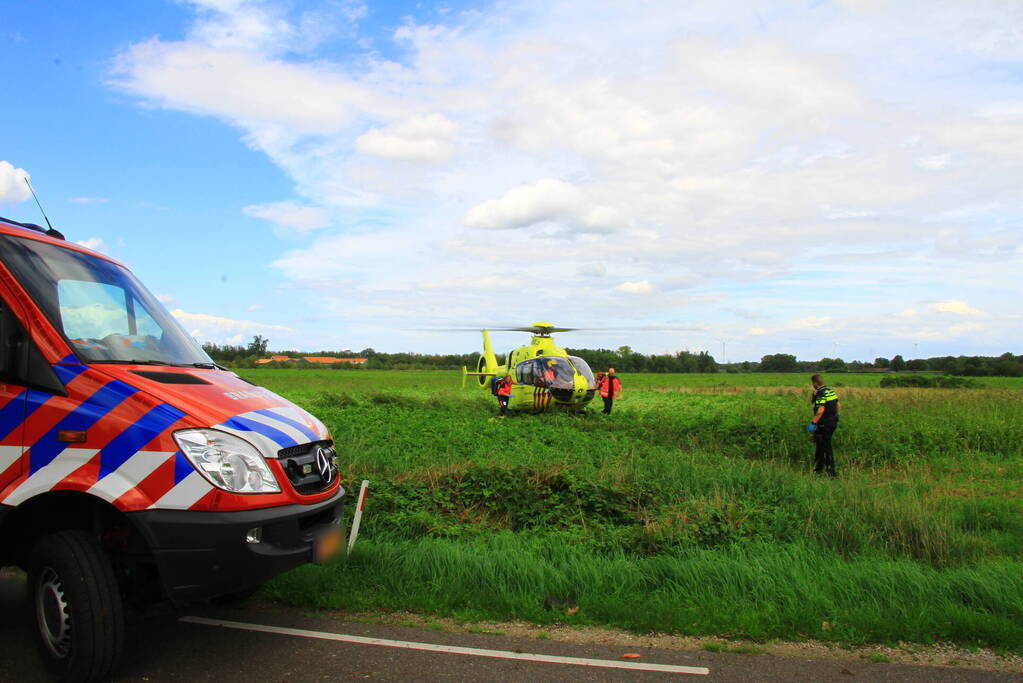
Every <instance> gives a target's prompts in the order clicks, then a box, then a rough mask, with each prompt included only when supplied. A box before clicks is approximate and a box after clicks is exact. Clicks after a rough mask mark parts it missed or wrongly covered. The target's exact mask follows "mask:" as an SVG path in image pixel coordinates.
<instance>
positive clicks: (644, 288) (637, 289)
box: [615, 280, 654, 294]
mask: <svg viewBox="0 0 1023 683" xmlns="http://www.w3.org/2000/svg"><path fill="white" fill-rule="evenodd" d="M615 289H617V290H618V291H619V292H625V293H626V294H649V293H650V292H652V291H654V286H653V285H652V284H650V283H649V282H648V281H647V280H641V281H640V282H623V283H622V284H620V285H618V286H617V287H615Z"/></svg>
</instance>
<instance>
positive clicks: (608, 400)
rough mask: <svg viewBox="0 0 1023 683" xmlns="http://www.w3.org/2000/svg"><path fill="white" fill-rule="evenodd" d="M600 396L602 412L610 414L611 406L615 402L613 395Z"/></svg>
mask: <svg viewBox="0 0 1023 683" xmlns="http://www.w3.org/2000/svg"><path fill="white" fill-rule="evenodd" d="M601 398H602V399H604V414H605V415H610V414H611V406H612V405H614V402H615V398H614V396H601Z"/></svg>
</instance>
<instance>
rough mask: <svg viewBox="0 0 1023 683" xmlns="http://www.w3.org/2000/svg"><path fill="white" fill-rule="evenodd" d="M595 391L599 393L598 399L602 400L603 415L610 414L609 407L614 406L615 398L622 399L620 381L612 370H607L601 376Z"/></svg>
mask: <svg viewBox="0 0 1023 683" xmlns="http://www.w3.org/2000/svg"><path fill="white" fill-rule="evenodd" d="M597 391H599V392H600V397H601V398H602V399H604V414H605V415H610V414H611V406H612V405H613V404H614V402H615V399H616V398H621V397H622V380H620V379H618V376H617V375H615V369H614V368H608V369H607V374H606V375H604V376H602V377H601V378H600V379H599V380H598V381H597Z"/></svg>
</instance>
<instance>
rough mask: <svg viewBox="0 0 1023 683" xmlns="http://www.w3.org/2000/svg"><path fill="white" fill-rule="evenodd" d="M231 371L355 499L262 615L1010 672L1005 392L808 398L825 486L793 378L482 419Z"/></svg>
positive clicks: (385, 384)
mask: <svg viewBox="0 0 1023 683" xmlns="http://www.w3.org/2000/svg"><path fill="white" fill-rule="evenodd" d="M243 374H244V376H246V377H247V378H248V379H251V380H252V381H255V382H257V383H258V384H261V385H263V386H266V387H268V388H270V389H272V390H273V391H276V392H278V393H280V394H281V395H283V396H286V397H287V398H289V399H291V400H293V401H295V402H296V403H298V404H300V405H302V406H304V407H306V408H307V409H308V410H310V411H311V412H313V413H314V414H316V415H317V416H319V417H320V418H321V419H322V420H323V421H324V422H325V423H326V424H327V426H328V427H330V429H331V431H332V433H333V435H334V438H335V440H336V441H337V443H338V446H339V452H340V454H341V464H342V471H343V476H344V479H345V482H346V485H348V486H349V487H350V488H351V490H352V491H353V492H354V491H355V490H356V489H357V485H358V481H359V480H361V479H363V478H366V479H369V480H370V481H371V494H370V499H369V503H368V505H367V512H366V517H365V519H364V521H363V527H362V529H363V530H362V534H361V535H360V539H359V542H358V545H357V546H356V550H355V552H354V553H353V554H352V556H351V557H350V558H348V559H346V560H340V561H339V562H337V563H336V564H333V565H329V566H325V567H314V566H309V567H304V568H301V569H299V570H296V571H294V572H291V573H289V574H287V575H285V576H283V577H280V578H278V579H276V580H274V581H273V582H271V584H269V586H268V587H267V589H266V592H267V594H269V595H271V596H273V597H275V598H276V599H279V600H282V601H286V602H289V603H292V604H298V605H306V606H319V607H345V608H352V609H362V608H395V609H397V608H401V609H414V610H422V611H428V612H433V613H437V614H443V615H452V616H455V617H457V618H464V619H478V618H480V619H482V618H487V619H509V618H519V619H526V620H532V621H535V622H537V623H548V622H552V621H560V622H564V623H570V624H571V623H577V624H602V625H609V626H617V627H624V628H629V629H635V630H642V631H650V630H654V631H664V632H677V633H685V634H693V635H718V636H724V637H729V636H734V637H747V638H753V639H768V638H785V639H799V638H805V637H813V638H817V639H821V640H835V641H840V642H847V643H859V642H897V641H911V642H934V641H936V640H938V641H954V642H956V643H959V644H961V645H967V646H987V647H992V648H995V649H1001V650H1005V651H1011V652H1017V653H1018V652H1023V498H1021V494H1023V458H1021V455H1023V452H1021V451H1023V420H1021V419H1020V416H1021V415H1023V380H1019V379H1015V380H1013V379H1001V378H992V379H983V380H979V382H980V386H978V387H976V388H971V389H956V390H953V389H888V388H879V386H878V383H879V381H880V377H879V376H878V375H852V374H848V375H847V374H841V375H838V374H836V375H834V376H832V377H830V378H828V379H829V381H830V385H831V386H832V387H833V388H835V389H836V391H837V392H838V393H839V396H840V398H841V401H842V421H841V425H840V427H839V429H838V432H837V433H836V436H835V449H836V460H837V463H838V469H839V478H838V479H837V480H825V479H820V478H818V477H816V476H814V475H813V474H812V472H811V471H810V470H811V461H812V450H813V445H812V443H811V442H810V440H809V438H808V436H807V435H806V427H805V426H806V423H807V421H808V419H809V416H810V408H809V395H810V387H809V382H808V378H807V377H806V376H804V375H772V374H751V375H724V374H720V375H630V376H626V377H624V378H623V379H624V385H625V397H624V399H623V400H622V401H620V402H619V403H617V404H616V408H615V412H614V414H613V415H611V416H609V417H608V416H604V415H601V414H599V411H598V410H595V409H591V410H590V411H589V412H588V413H585V414H581V415H564V414H548V415H540V416H526V415H515V416H512V417H511V418H509V419H507V420H503V421H499V420H495V419H493V416H494V414H495V413H496V402H495V401H494V400H493V399H492V398H491V397H490V396H489V395H487V394H483V393H482V392H480V391H478V390H470V389H465V390H461V389H459V388H458V381H459V378H458V375H457V373H444V372H386V371H378V372H374V371H362V372H360V371H348V372H338V371H308V370H252V371H244V372H243ZM548 598H554V599H555V600H557V601H564V604H577V605H578V606H579V607H580V609H579V611H578V612H577V613H575V614H572V615H568V614H565V613H564V611H561V610H548V609H545V601H548ZM548 602H549V601H548ZM559 604H562V603H561V602H559Z"/></svg>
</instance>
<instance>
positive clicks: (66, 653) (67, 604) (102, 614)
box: [28, 530, 124, 683]
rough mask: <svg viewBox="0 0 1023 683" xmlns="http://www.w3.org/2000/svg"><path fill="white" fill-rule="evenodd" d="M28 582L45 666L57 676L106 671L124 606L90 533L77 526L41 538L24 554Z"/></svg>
mask: <svg viewBox="0 0 1023 683" xmlns="http://www.w3.org/2000/svg"><path fill="white" fill-rule="evenodd" d="M28 586H29V593H30V595H31V599H32V603H31V604H32V612H33V616H34V617H35V621H36V643H37V645H38V647H39V651H40V653H41V654H42V657H43V660H44V661H45V662H46V664H47V666H48V668H49V669H50V670H51V671H52V672H53V673H54V674H55V675H56V677H57V678H58V679H59V680H61V681H68V682H71V681H74V682H75V683H85V682H88V681H99V680H102V679H104V678H106V677H108V676H109V675H110V674H111V673H112V672H113V671H114V669H115V668H116V667H117V664H118V662H119V661H120V658H121V651H122V650H123V649H124V607H123V605H122V602H121V593H120V590H119V589H118V586H117V581H116V579H115V578H114V572H113V569H111V566H110V561H109V560H108V559H107V556H106V555H105V554H104V553H103V550H102V549H101V548H100V546H99V543H97V541H96V539H95V538H93V537H92V536H90V535H89V534H87V533H85V532H84V531H77V530H68V531H60V532H58V533H55V534H50V535H49V536H44V537H43V538H41V539H40V540H39V542H38V543H36V545H35V547H34V548H33V549H32V555H31V558H30V559H29V566H28Z"/></svg>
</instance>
